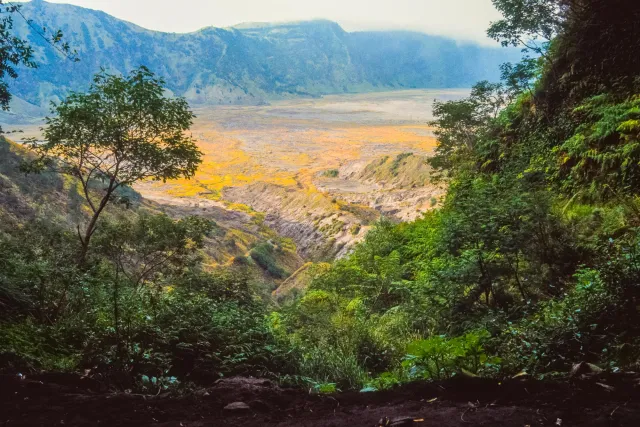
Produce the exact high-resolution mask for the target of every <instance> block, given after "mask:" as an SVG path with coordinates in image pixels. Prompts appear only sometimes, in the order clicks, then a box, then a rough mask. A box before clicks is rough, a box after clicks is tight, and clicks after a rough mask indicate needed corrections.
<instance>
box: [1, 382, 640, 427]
mask: <svg viewBox="0 0 640 427" xmlns="http://www.w3.org/2000/svg"><path fill="white" fill-rule="evenodd" d="M91 388H95V387H94V384H92V383H91V382H90V381H84V380H81V379H79V378H75V379H73V378H71V379H69V378H68V377H65V376H60V377H57V376H55V375H48V376H47V375H45V376H40V377H31V378H28V379H26V380H20V379H17V378H15V377H4V378H0V425H1V426H63V425H64V426H96V425H102V426H147V425H149V426H184V427H186V426H191V427H196V426H198V427H204V426H280V427H294V426H307V427H321V426H322V427H330V426H332V427H340V426H348V427H356V426H369V427H374V426H379V425H384V426H423V427H427V426H442V427H452V426H522V427H524V426H565V427H566V426H640V399H638V398H639V397H640V387H638V380H637V377H631V376H619V377H616V378H606V379H602V378H599V379H598V378H591V379H583V380H579V381H565V382H536V381H530V380H510V381H507V382H502V383H499V382H496V381H492V380H484V379H468V378H466V379H462V378H460V379H457V380H450V381H446V382H441V383H431V384H429V383H417V384H411V385H408V386H404V387H401V388H398V389H395V390H391V391H385V392H379V393H342V394H336V395H332V396H317V395H310V394H309V393H306V392H304V391H302V390H291V389H283V388H280V387H278V386H276V385H274V384H273V383H271V382H270V381H268V380H261V379H253V378H230V379H225V380H221V381H218V382H217V383H216V384H215V385H214V386H212V387H210V388H206V389H201V390H198V391H196V392H193V393H190V394H188V395H184V396H176V395H171V394H168V393H166V394H163V393H160V394H158V395H150V396H145V395H138V394H130V393H105V392H97V391H91ZM234 402H242V403H244V404H246V406H248V408H246V407H245V408H244V409H225V407H227V405H229V404H230V403H234ZM240 406H244V405H240Z"/></svg>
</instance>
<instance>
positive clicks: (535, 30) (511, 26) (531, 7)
mask: <svg viewBox="0 0 640 427" xmlns="http://www.w3.org/2000/svg"><path fill="white" fill-rule="evenodd" d="M569 3H572V2H571V1H562V0H493V5H494V6H495V8H496V9H498V10H499V11H500V12H501V13H502V16H503V17H504V19H501V20H499V21H496V22H492V23H491V26H490V27H489V29H488V30H487V34H488V35H489V37H491V38H492V39H494V40H496V41H499V42H500V43H501V44H502V45H503V46H505V47H506V46H524V47H525V49H529V50H533V51H534V52H536V53H537V54H540V55H543V54H544V51H545V50H546V49H545V46H544V45H543V46H540V45H538V44H537V42H536V41H537V40H539V39H542V40H544V41H545V42H548V41H550V40H551V39H552V38H553V37H554V36H555V35H556V34H558V33H559V32H560V30H561V28H562V24H563V22H564V20H565V14H566V12H567V9H568V4H569Z"/></svg>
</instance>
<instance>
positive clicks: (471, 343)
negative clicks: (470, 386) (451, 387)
mask: <svg viewBox="0 0 640 427" xmlns="http://www.w3.org/2000/svg"><path fill="white" fill-rule="evenodd" d="M489 336H490V334H489V333H488V332H487V331H480V332H469V333H467V334H465V335H462V336H459V337H455V338H452V339H447V338H446V337H445V336H434V337H431V338H429V339H426V340H420V341H415V342H413V343H411V344H409V346H408V347H407V353H408V354H407V356H406V357H405V360H404V361H403V362H402V367H403V369H404V370H405V372H406V376H407V377H408V378H409V379H417V378H428V379H438V380H439V379H443V378H448V377H450V376H452V375H454V374H455V373H456V372H463V371H466V372H470V373H473V374H477V373H479V372H480V371H481V370H483V369H487V368H495V367H496V366H497V365H498V364H499V363H500V359H499V358H497V357H488V356H487V354H486V352H485V349H484V346H483V344H484V342H485V341H486V340H487V338H489Z"/></svg>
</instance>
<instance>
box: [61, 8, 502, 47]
mask: <svg viewBox="0 0 640 427" xmlns="http://www.w3.org/2000/svg"><path fill="white" fill-rule="evenodd" d="M48 1H50V2H54V3H71V4H75V5H78V6H83V7H88V8H91V9H99V10H103V11H105V12H107V13H109V14H111V15H114V16H116V17H118V18H120V19H125V20H127V21H130V22H133V23H135V24H138V25H140V26H142V27H145V28H149V29H153V30H160V31H172V32H189V31H195V30H198V29H200V28H202V27H207V26H215V27H228V26H231V25H235V24H238V23H241V22H281V21H293V20H303V19H313V18H326V19H330V20H333V21H337V22H338V23H339V24H341V25H342V27H343V28H345V29H346V30H348V31H353V30H364V29H404V30H415V31H422V32H426V33H429V34H439V35H445V36H450V37H454V38H457V39H461V40H474V41H476V42H480V43H486V44H494V45H495V43H494V42H492V41H491V40H490V39H488V38H487V37H486V35H485V30H486V28H487V26H488V25H489V22H490V21H492V20H496V19H498V18H499V16H500V15H499V14H498V12H497V11H496V10H495V9H494V8H493V6H492V4H491V0H48Z"/></svg>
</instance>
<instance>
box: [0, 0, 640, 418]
mask: <svg viewBox="0 0 640 427" xmlns="http://www.w3.org/2000/svg"><path fill="white" fill-rule="evenodd" d="M494 3H495V5H496V6H497V7H498V9H499V10H500V11H501V12H502V14H503V16H504V19H503V20H501V21H498V22H496V23H494V24H493V25H492V26H491V28H490V29H489V34H490V35H492V36H493V37H495V38H496V39H498V40H500V41H502V42H503V43H504V44H507V45H508V44H519V43H521V42H522V40H525V41H527V40H532V39H534V38H535V37H536V36H538V37H539V36H540V35H542V36H543V37H546V38H548V39H549V40H550V42H549V43H542V44H539V45H532V44H531V43H530V42H527V45H528V49H529V52H530V53H531V54H532V56H533V59H531V58H529V59H525V60H524V61H523V62H521V63H520V64H518V65H515V66H513V65H511V66H505V67H503V68H502V71H503V79H502V82H500V83H490V82H486V81H483V82H480V83H478V84H477V85H476V86H475V87H474V89H473V91H472V93H471V96H470V97H469V98H467V99H464V100H460V101H452V102H447V103H438V104H436V106H435V109H434V111H435V114H436V118H437V119H436V121H435V122H434V125H436V126H437V127H438V130H437V136H438V139H439V145H438V148H437V150H436V155H435V157H433V159H431V161H430V163H431V165H430V166H431V168H433V171H432V174H431V176H430V178H429V179H430V180H433V179H436V178H439V179H440V180H442V182H443V183H444V184H446V185H447V186H448V192H447V194H446V197H444V200H443V201H442V205H441V206H440V207H439V208H438V209H436V210H434V211H432V212H430V213H428V214H426V215H425V216H424V218H421V219H419V220H417V221H414V222H411V223H401V224H394V223H391V222H388V221H384V220H383V221H380V222H379V224H378V225H377V227H375V228H374V229H373V230H372V231H371V232H369V234H368V235H367V238H366V240H365V241H364V242H363V243H361V244H359V245H357V246H356V247H355V248H354V250H353V252H352V253H351V254H350V255H349V256H348V257H346V258H344V259H341V260H337V261H335V262H333V263H332V264H331V265H320V266H317V267H316V268H314V267H313V266H310V265H307V266H305V268H304V270H301V271H300V272H299V273H298V274H297V275H296V276H295V277H294V278H292V280H291V281H289V282H288V285H289V286H290V287H292V288H295V289H297V291H296V292H295V293H294V292H292V294H294V295H292V298H289V299H287V301H284V303H283V304H282V305H276V304H275V303H273V302H270V301H268V302H265V301H264V299H261V298H260V297H259V295H258V294H257V292H256V289H255V286H253V285H254V283H253V282H252V278H251V277H249V276H247V275H246V270H245V269H244V268H243V266H246V264H247V263H249V262H258V263H261V265H263V266H264V267H265V268H266V269H267V270H268V271H269V272H270V273H272V274H274V275H286V274H284V272H283V271H280V270H278V268H277V267H278V266H277V265H274V260H275V259H277V257H278V254H279V253H280V252H281V251H285V250H288V249H290V248H288V247H287V245H288V243H289V242H287V241H280V242H277V241H274V242H267V243H266V244H264V245H260V246H256V247H254V248H253V251H252V253H251V254H250V257H251V259H248V258H246V257H238V258H237V259H236V260H234V263H233V264H232V265H229V268H228V269H224V270H221V271H220V270H218V271H210V270H209V269H208V268H207V266H206V265H205V264H204V263H203V262H202V249H203V248H204V246H205V242H206V238H207V236H208V235H210V233H212V232H214V231H215V230H214V229H213V225H212V224H211V223H209V222H208V221H207V220H206V219H203V218H200V217H187V218H183V219H181V220H179V221H176V220H174V219H171V218H169V217H167V216H163V215H160V216H156V215H151V216H144V215H141V216H140V217H139V218H126V216H125V217H124V218H112V219H110V220H105V221H104V222H101V223H100V226H99V227H97V228H96V229H95V230H94V232H95V237H94V239H93V240H92V243H91V245H88V252H87V254H86V255H87V256H86V259H84V260H81V261H82V262H78V260H77V253H78V247H79V242H78V236H76V230H74V229H72V228H69V227H64V226H57V225H55V226H54V225H53V224H51V223H50V222H49V221H47V218H39V221H34V222H30V223H27V224H25V225H23V226H22V227H17V228H15V229H12V228H11V229H7V230H3V231H2V233H0V304H1V305H2V307H3V308H4V310H2V311H0V315H2V317H1V318H0V322H2V323H1V324H0V325H1V328H0V362H1V365H0V366H1V367H2V370H3V371H5V372H8V373H17V372H29V373H31V372H38V371H39V370H43V369H44V370H66V371H75V372H77V371H81V370H84V369H87V370H88V371H86V372H88V373H87V374H86V375H87V376H88V377H91V378H93V379H95V381H97V382H98V383H100V384H102V385H103V386H104V387H106V388H109V387H110V388H111V389H123V390H124V389H136V390H139V391H142V392H154V393H158V392H159V391H158V390H163V389H174V390H184V389H185V388H186V389H188V388H189V387H191V386H192V385H193V384H198V385H203V384H211V383H212V382H214V381H215V380H216V379H217V378H219V377H221V376H228V375H232V374H241V375H245V376H246V375H256V376H261V377H268V378H272V379H275V380H277V381H278V382H279V383H280V384H294V385H297V386H304V387H306V388H307V389H310V390H311V392H314V393H329V392H334V391H336V390H338V389H341V390H346V389H361V390H363V391H374V390H380V389H386V388H390V387H393V386H396V385H398V384H400V383H403V382H409V381H414V380H444V379H446V378H449V377H452V376H456V377H465V378H469V377H475V376H491V377H495V378H497V379H498V381H499V380H501V379H503V378H508V377H514V376H515V377H517V378H522V377H525V376H534V377H536V378H542V379H547V378H554V377H559V378H562V379H564V378H567V376H568V375H569V372H570V371H571V369H572V368H575V370H574V373H573V377H572V378H573V380H575V379H576V377H580V376H581V375H582V374H602V375H603V376H604V378H605V379H611V378H614V379H615V378H622V379H624V378H626V377H624V376H620V375H621V373H625V372H633V371H636V372H637V369H638V364H639V363H640V362H639V358H640V342H639V341H638V338H637V337H638V336H640V331H639V330H638V327H639V325H640V322H639V320H640V319H639V316H640V311H639V309H638V306H639V301H638V298H639V297H640V287H639V285H638V280H639V277H640V275H639V274H640V252H639V251H638V248H639V245H640V234H639V228H638V227H639V226H640V214H639V212H640V204H639V203H640V202H639V200H638V196H639V195H638V188H640V187H639V186H638V184H639V183H638V177H639V176H640V169H639V167H640V166H639V165H640V149H639V147H640V79H639V78H640V59H639V57H638V56H637V55H636V52H637V49H638V40H640V33H639V31H640V28H639V27H638V25H637V22H640V7H639V6H638V5H637V4H633V3H632V2H628V1H622V0H566V1H565V0H517V1H513V0H495V1H494ZM136 73H138V74H136ZM136 73H134V74H133V75H132V76H131V77H130V79H131V80H129V81H126V82H124V83H123V82H122V79H121V78H120V77H114V76H107V77H103V78H104V79H106V80H107V81H109V82H116V83H117V85H118V87H120V86H124V87H125V88H128V87H129V86H128V85H133V87H137V86H136V85H138V84H147V83H149V82H151V83H150V84H152V86H153V91H152V92H153V93H152V95H153V96H152V98H153V99H155V100H156V101H158V102H167V103H169V104H171V103H172V102H176V101H168V100H167V99H164V98H163V96H162V90H161V88H160V89H158V87H160V86H161V85H159V83H158V81H157V80H155V78H154V77H152V76H153V74H152V73H150V72H149V71H148V70H144V69H142V70H138V71H137V72H136ZM140 76H142V77H140ZM145 79H147V80H145ZM140 82H142V83H140ZM108 87H109V88H110V86H108ZM92 90H93V91H94V92H92V94H93V95H95V94H96V93H97V94H101V92H100V90H101V87H98V88H94V89H92ZM78 96H79V97H80V99H82V98H81V96H80V95H78ZM90 99H94V98H90ZM100 99H107V100H108V99H109V98H108V96H106V97H105V98H100ZM117 99H121V98H117ZM82 105H84V104H82ZM91 105H92V106H94V107H96V106H97V107H96V108H100V107H101V105H102V104H101V103H91ZM136 105H138V104H136ZM151 105H155V104H154V103H151ZM67 107H68V108H71V107H69V105H66V107H63V108H67ZM125 107H126V108H129V107H130V106H129V105H126V106H125ZM179 107H180V108H181V109H183V110H184V111H183V112H184V113H185V114H189V111H188V109H187V107H186V105H185V104H183V103H180V105H179ZM66 111H69V110H64V109H63V110H61V112H62V113H65V112H66ZM72 116H73V115H72ZM86 116H87V117H88V120H89V122H90V123H92V124H96V123H97V125H96V126H99V125H101V123H100V122H94V121H91V120H93V118H94V115H86ZM73 117H76V116H73ZM114 117H115V119H114V120H118V119H120V115H114ZM136 117H137V116H136ZM85 118H86V117H85ZM187 122H188V120H187ZM70 123H71V124H73V123H75V122H74V121H73V120H72V121H70ZM54 124H55V123H54ZM117 128H118V127H117ZM65 129H67V128H66V127H64V126H60V127H59V130H60V131H61V132H62V131H65ZM118 129H119V128H118ZM118 135H120V134H118ZM54 136H55V134H54ZM183 137H184V136H183V133H179V134H178V137H177V138H178V139H180V140H181V141H182V139H181V138H183ZM74 141H75V140H74ZM101 141H102V140H101ZM54 142H55V139H54ZM183 142H184V143H185V144H188V143H190V141H188V140H185V141H183ZM54 147H55V145H54ZM39 148H41V147H38V146H35V147H34V150H36V151H37V150H38V149H39ZM45 148H46V146H45ZM194 155H195V156H196V157H197V153H195V154H194ZM169 159H170V160H171V159H173V158H172V157H170V158H169ZM196 160H198V159H197V158H196V159H195V160H194V165H192V166H193V167H194V168H195V167H196V165H195V163H197V162H196ZM400 160H402V158H401V159H400ZM421 170H422V168H421ZM75 171H76V174H78V175H81V174H82V172H83V170H82V169H75ZM187 172H188V171H187ZM114 207H115V206H114ZM80 242H81V243H83V244H84V243H85V242H84V241H82V237H80ZM123 256H124V257H123ZM149 257H152V258H151V259H155V258H154V257H160V259H163V260H166V261H167V262H166V263H161V264H160V266H159V267H156V264H155V263H153V262H150V261H149ZM149 266H153V268H154V269H153V270H152V273H149V271H148V270H147V268H148V267H149ZM301 282H305V283H301ZM583 362H584V363H583ZM603 372H604V373H603ZM480 381H482V380H480ZM482 384H489V382H482ZM602 384H604V386H603V385H602ZM602 384H599V385H598V384H597V385H596V386H597V387H600V389H605V390H609V389H608V388H607V387H611V386H608V385H607V384H606V383H604V382H603V383H602ZM525 390H526V389H525ZM609 391H611V390H609ZM471 407H472V408H475V406H473V404H472V405H471ZM616 409H617V408H614V410H613V412H615V410H616ZM613 412H611V411H609V412H608V413H609V414H613Z"/></svg>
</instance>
